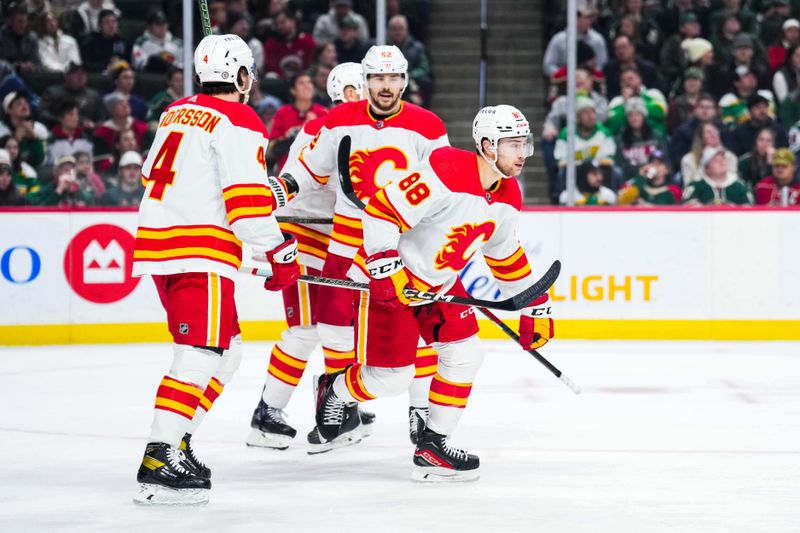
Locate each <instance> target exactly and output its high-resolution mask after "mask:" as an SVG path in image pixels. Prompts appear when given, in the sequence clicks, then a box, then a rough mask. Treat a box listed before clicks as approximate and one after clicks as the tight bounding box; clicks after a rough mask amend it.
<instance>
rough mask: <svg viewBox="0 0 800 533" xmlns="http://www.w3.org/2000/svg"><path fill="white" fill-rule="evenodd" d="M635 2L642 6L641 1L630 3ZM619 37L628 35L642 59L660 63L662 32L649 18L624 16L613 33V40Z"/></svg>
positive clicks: (631, 15) (631, 0) (633, 0)
mask: <svg viewBox="0 0 800 533" xmlns="http://www.w3.org/2000/svg"><path fill="white" fill-rule="evenodd" d="M635 2H638V3H639V5H641V0H630V2H629V3H635ZM618 35H626V36H627V37H628V39H630V41H631V42H632V43H633V44H634V46H636V49H637V50H638V51H639V55H641V57H642V58H644V59H646V60H648V61H650V62H651V63H658V45H659V43H660V41H661V30H660V29H659V27H658V26H657V25H656V24H655V22H653V21H652V20H651V19H649V18H647V17H645V18H644V19H641V18H637V17H636V16H635V15H633V14H631V13H626V14H624V15H622V17H621V18H620V19H619V21H618V22H617V24H616V26H615V27H614V29H613V30H612V31H611V38H612V39H614V38H616V37H617V36H618Z"/></svg>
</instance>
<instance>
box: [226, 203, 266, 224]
mask: <svg viewBox="0 0 800 533" xmlns="http://www.w3.org/2000/svg"><path fill="white" fill-rule="evenodd" d="M271 214H272V206H257V207H237V208H235V209H231V210H229V211H228V222H230V223H231V224H233V223H234V222H236V221H238V220H242V219H243V218H257V217H268V216H270V215H271Z"/></svg>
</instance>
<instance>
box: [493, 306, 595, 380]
mask: <svg viewBox="0 0 800 533" xmlns="http://www.w3.org/2000/svg"><path fill="white" fill-rule="evenodd" d="M478 311H480V312H481V313H483V314H484V315H485V316H486V317H487V318H488V319H489V320H491V321H492V322H494V323H495V324H496V325H497V327H499V328H500V329H502V330H503V332H504V333H505V334H506V335H508V336H509V337H511V338H512V339H514V340H515V341H516V342H517V343H519V335H517V333H516V332H515V331H514V330H513V329H511V328H510V327H508V326H507V325H506V323H505V322H503V321H502V320H501V319H500V317H498V316H497V315H495V314H494V313H492V312H491V311H489V310H488V309H486V308H483V307H479V308H478ZM522 349H523V350H525V348H522ZM525 351H526V352H528V353H529V354H531V355H532V356H533V357H535V358H536V360H537V361H539V362H540V363H542V364H543V365H544V367H545V368H546V369H547V370H549V371H550V372H551V373H552V374H553V375H554V376H555V377H557V378H558V379H559V380H561V381H562V382H563V383H564V385H566V386H567V387H569V388H570V389H572V392H574V393H575V394H580V393H581V388H580V386H578V384H577V383H575V382H574V381H572V380H571V379H569V378H568V377H567V376H565V375H564V374H563V373H562V372H561V370H559V369H557V368H556V367H555V366H553V364H552V363H551V362H550V361H548V360H547V359H545V358H544V356H543V355H542V354H540V353H539V352H537V351H536V350H525Z"/></svg>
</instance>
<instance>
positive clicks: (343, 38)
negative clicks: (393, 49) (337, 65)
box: [333, 19, 369, 63]
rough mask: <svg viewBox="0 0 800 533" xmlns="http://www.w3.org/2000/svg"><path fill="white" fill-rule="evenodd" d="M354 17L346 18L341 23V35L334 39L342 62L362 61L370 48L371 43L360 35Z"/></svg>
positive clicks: (337, 55) (337, 53)
mask: <svg viewBox="0 0 800 533" xmlns="http://www.w3.org/2000/svg"><path fill="white" fill-rule="evenodd" d="M357 29H358V28H357V27H356V24H355V21H354V20H353V19H345V20H343V21H342V23H341V29H340V30H339V36H338V37H337V38H336V39H335V40H334V41H333V44H334V46H336V57H338V58H339V61H341V62H342V63H361V60H362V59H364V56H365V55H366V53H367V50H369V43H368V42H367V41H364V40H362V39H361V38H360V37H359V36H358V31H357Z"/></svg>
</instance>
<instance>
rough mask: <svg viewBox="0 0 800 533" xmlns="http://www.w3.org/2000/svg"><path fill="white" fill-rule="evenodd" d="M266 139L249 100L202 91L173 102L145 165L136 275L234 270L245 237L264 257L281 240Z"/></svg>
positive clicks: (134, 267) (159, 128)
mask: <svg viewBox="0 0 800 533" xmlns="http://www.w3.org/2000/svg"><path fill="white" fill-rule="evenodd" d="M266 143H267V132H266V129H265V128H264V124H263V122H261V120H260V119H259V118H258V115H256V113H255V111H253V110H252V109H251V108H250V107H247V106H246V105H243V104H239V103H236V102H227V101H224V100H220V99H219V98H214V97H211V96H206V95H202V94H201V95H195V96H190V97H187V98H183V99H181V100H178V101H176V102H175V103H173V104H172V105H170V106H169V107H168V108H167V109H166V110H165V111H164V112H163V113H162V114H161V118H160V121H159V125H158V131H156V136H155V140H154V141H153V145H152V147H151V149H150V153H149V154H148V156H147V160H146V161H145V162H144V165H143V166H142V180H143V182H144V183H145V193H144V198H143V199H142V203H141V205H140V207H139V228H138V229H137V231H136V245H135V249H134V253H133V275H134V276H141V275H143V274H176V273H180V272H216V273H218V274H220V275H223V276H226V277H232V276H233V274H234V273H235V272H236V270H238V269H239V267H240V265H241V263H242V243H246V244H247V245H248V246H249V248H250V249H252V251H253V253H254V254H260V255H261V256H263V253H264V252H266V251H268V250H271V249H273V248H275V247H276V246H278V245H279V244H281V243H282V242H283V236H282V235H281V232H280V229H279V228H278V224H277V222H276V221H275V217H272V216H270V215H271V214H272V207H271V206H272V205H273V202H272V191H271V189H270V188H269V187H268V186H267V173H266V161H265V150H266Z"/></svg>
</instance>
